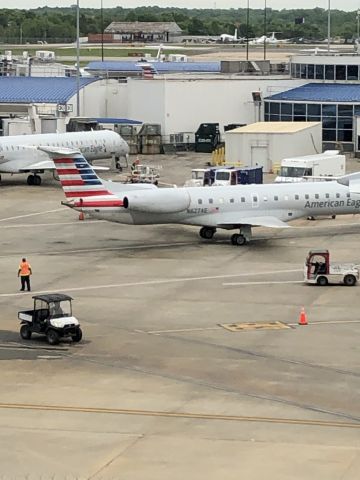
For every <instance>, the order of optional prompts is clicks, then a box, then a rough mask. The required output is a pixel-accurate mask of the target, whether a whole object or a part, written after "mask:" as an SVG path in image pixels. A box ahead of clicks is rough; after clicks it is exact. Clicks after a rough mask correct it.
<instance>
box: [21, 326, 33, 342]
mask: <svg viewBox="0 0 360 480" xmlns="http://www.w3.org/2000/svg"><path fill="white" fill-rule="evenodd" d="M20 337H21V338H22V339H23V340H30V338H31V328H30V327H29V325H27V324H26V323H25V324H24V325H21V327H20Z"/></svg>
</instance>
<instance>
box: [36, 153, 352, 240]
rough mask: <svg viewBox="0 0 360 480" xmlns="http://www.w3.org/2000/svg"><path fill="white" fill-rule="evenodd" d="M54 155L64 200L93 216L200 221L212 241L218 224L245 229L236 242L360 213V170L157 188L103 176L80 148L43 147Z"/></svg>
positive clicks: (117, 219)
mask: <svg viewBox="0 0 360 480" xmlns="http://www.w3.org/2000/svg"><path fill="white" fill-rule="evenodd" d="M39 149H40V150H42V151H44V152H46V153H47V154H48V155H49V156H50V158H52V159H53V161H54V163H55V167H56V170H57V174H58V176H59V178H60V182H61V185H62V188H63V190H64V193H65V196H66V201H64V202H62V204H63V205H66V206H67V207H70V208H72V209H75V210H77V211H80V212H84V213H87V214H89V215H90V216H92V217H95V218H97V219H101V220H107V221H109V222H117V223H123V224H129V225H163V224H183V225H194V226H200V227H201V229H200V236H201V237H202V238H204V239H207V240H210V239H211V238H213V236H214V234H215V232H216V230H217V229H224V230H236V229H238V230H239V233H234V234H233V235H232V236H231V243H232V244H233V245H239V246H241V245H245V244H246V243H248V242H249V241H250V240H251V236H252V227H258V226H260V227H269V228H286V227H289V225H287V222H289V221H291V220H295V219H298V218H303V217H309V216H316V215H346V214H354V213H360V197H359V196H358V195H359V194H360V172H357V173H353V174H349V175H344V176H343V177H339V178H337V179H336V180H333V181H329V182H322V181H320V182H299V183H290V184H289V183H280V184H279V183H277V184H271V183H270V184H254V185H230V186H224V187H220V186H216V187H206V188H205V187H188V188H186V187H179V188H157V187H156V186H155V185H152V184H143V185H138V184H135V185H128V184H119V183H113V182H109V181H104V180H101V179H100V178H99V177H98V176H97V175H96V173H95V171H94V170H93V169H92V168H91V166H90V165H89V164H88V162H87V161H86V159H85V158H84V156H83V155H82V154H81V153H80V152H79V151H77V150H73V149H65V148H63V149H59V148H53V147H39Z"/></svg>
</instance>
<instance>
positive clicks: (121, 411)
mask: <svg viewBox="0 0 360 480" xmlns="http://www.w3.org/2000/svg"><path fill="white" fill-rule="evenodd" d="M0 409H10V410H34V411H39V410H40V411H49V412H72V413H95V414H104V413H107V414H112V415H137V416H145V417H165V418H190V419H194V420H222V421H231V422H256V423H276V424H286V425H308V426H317V427H335V428H356V429H360V423H351V422H335V421H327V420H311V419H299V418H280V417H260V416H246V415H225V414H211V413H192V412H168V411H156V410H137V409H126V408H101V407H74V406H67V405H41V404H27V403H0Z"/></svg>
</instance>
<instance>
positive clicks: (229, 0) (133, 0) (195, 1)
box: [0, 0, 360, 10]
mask: <svg viewBox="0 0 360 480" xmlns="http://www.w3.org/2000/svg"><path fill="white" fill-rule="evenodd" d="M249 2H250V7H252V8H263V6H264V3H265V0H249ZM1 3H2V2H0V7H3V5H1ZM4 3H5V2H4ZM75 3H76V0H32V1H31V2H30V1H29V0H12V2H11V3H10V4H9V5H7V8H27V9H28V8H29V7H30V4H31V8H35V7H38V6H45V5H47V6H49V7H68V6H70V5H73V4H75ZM246 4H247V0H153V1H152V0H122V1H121V0H103V6H104V8H107V7H115V6H118V5H120V6H122V7H125V8H130V7H137V6H142V5H147V6H150V5H158V6H160V7H171V6H175V7H183V8H214V7H215V6H216V7H217V8H245V7H246ZM100 5H101V0H80V7H81V6H84V7H88V8H90V7H93V8H97V7H99V8H100ZM267 6H268V7H270V8H274V9H281V8H299V7H300V8H314V7H321V8H327V7H328V0H301V1H295V0H267ZM331 8H334V9H339V10H356V9H357V8H360V0H331Z"/></svg>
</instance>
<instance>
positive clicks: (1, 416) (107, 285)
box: [0, 155, 360, 480]
mask: <svg viewBox="0 0 360 480" xmlns="http://www.w3.org/2000/svg"><path fill="white" fill-rule="evenodd" d="M153 160H154V159H153ZM158 162H159V163H162V165H163V170H162V178H163V181H166V182H178V183H180V180H181V179H183V180H185V179H186V178H187V177H188V176H189V172H190V168H191V166H192V165H193V166H199V167H200V166H202V164H203V163H204V157H199V158H196V157H195V156H191V155H190V156H187V157H180V158H164V157H162V158H160V159H158ZM352 167H353V168H354V169H355V168H356V167H357V165H356V163H354V164H353V165H352ZM107 176H111V175H109V174H107ZM24 179H25V177H24V176H22V175H20V176H18V177H7V178H4V181H3V184H2V186H0V197H1V202H0V239H1V241H0V245H1V251H0V272H1V275H0V312H1V313H0V322H1V323H0V385H1V389H0V465H1V469H0V478H4V479H5V478H6V479H15V478H16V479H22V478H27V479H32V478H34V479H35V478H36V479H38V478H42V479H48V478H49V479H50V478H56V479H65V478H68V479H70V478H71V479H72V478H81V479H118V478H126V479H127V480H140V479H147V480H149V479H156V480H160V479H169V478H171V479H184V478H188V479H196V480H198V479H207V480H209V479H211V480H212V479H214V480H215V479H216V480H217V479H219V478H224V479H227V480H228V479H239V478H244V479H245V478H246V479H247V480H260V479H264V478H267V479H276V480H285V479H286V480H288V479H289V478H291V479H294V480H300V479H301V480H303V479H317V480H323V479H324V480H325V479H326V480H339V479H342V480H357V479H358V478H359V471H360V403H359V395H360V361H359V358H360V355H359V354H360V347H359V332H360V317H359V306H360V300H359V288H360V287H359V286H355V287H351V288H350V287H343V286H333V287H325V288H322V287H313V286H306V285H304V284H303V283H302V278H303V277H302V269H303V262H304V258H305V256H306V254H307V252H308V250H310V249H311V248H328V249H329V250H330V252H331V255H332V258H333V260H337V261H345V262H349V261H350V262H355V263H359V264H360V253H359V248H358V243H359V240H358V239H359V233H360V223H359V219H358V217H355V216H344V217H338V218H337V219H335V220H331V219H328V218H318V219H316V220H315V221H312V222H311V221H307V220H300V221H298V222H296V224H295V227H296V228H293V229H288V230H286V231H285V230H283V231H276V232H275V231H272V230H270V229H256V230H255V232H254V240H253V242H252V243H251V244H250V245H248V246H246V247H234V246H232V245H230V243H229V237H230V235H229V233H227V232H223V233H221V232H220V233H219V234H218V235H217V236H216V238H215V240H214V241H204V240H201V239H200V238H199V236H198V232H197V229H196V228H192V227H186V226H181V225H174V226H165V227H164V226H147V227H139V226H126V225H124V226H122V225H116V224H110V223H105V222H99V221H92V220H89V219H86V220H85V221H83V222H81V221H79V220H78V217H77V214H76V213H75V212H73V211H71V210H69V209H67V208H66V207H62V206H61V205H60V201H61V200H62V199H63V195H62V191H61V189H60V188H59V185H58V184H57V182H55V181H54V180H52V179H51V177H46V179H45V181H44V182H43V185H42V186H41V187H28V186H27V185H25V183H24ZM24 255H25V256H26V257H27V258H28V260H29V261H30V263H31V265H32V268H33V272H34V274H33V277H32V290H33V293H35V292H65V293H68V294H70V295H71V296H73V297H74V303H73V307H74V314H75V315H76V317H77V318H78V319H79V321H80V322H81V325H82V328H83V331H84V339H83V341H82V342H81V343H80V344H72V343H71V342H63V343H61V344H60V345H58V346H57V347H50V346H49V345H47V343H46V342H45V340H44V339H43V338H41V337H37V338H34V339H33V340H31V341H27V342H26V341H23V340H21V339H20V338H19V334H18V330H19V323H18V320H17V312H18V311H19V310H21V309H27V308H30V307H31V304H32V299H31V294H27V293H23V292H20V291H19V288H20V287H19V282H18V278H17V276H16V273H17V267H18V263H19V260H20V259H21V257H22V256H24ZM302 307H305V310H306V313H307V316H308V321H309V325H307V326H301V327H300V326H298V325H297V321H298V318H299V313H300V310H301V308H302ZM274 322H281V323H282V324H284V327H286V326H288V327H289V328H281V329H275V328H274V325H273V324H274ZM243 323H253V324H255V327H257V328H255V327H254V325H253V326H252V327H251V326H249V327H248V328H247V329H243V330H241V329H239V330H238V331H236V328H235V331H231V330H229V329H228V328H225V327H226V326H227V324H243ZM265 324H272V325H268V326H267V328H265V327H266V325H265ZM259 325H263V328H258V327H259ZM224 326H225V327H224Z"/></svg>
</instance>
